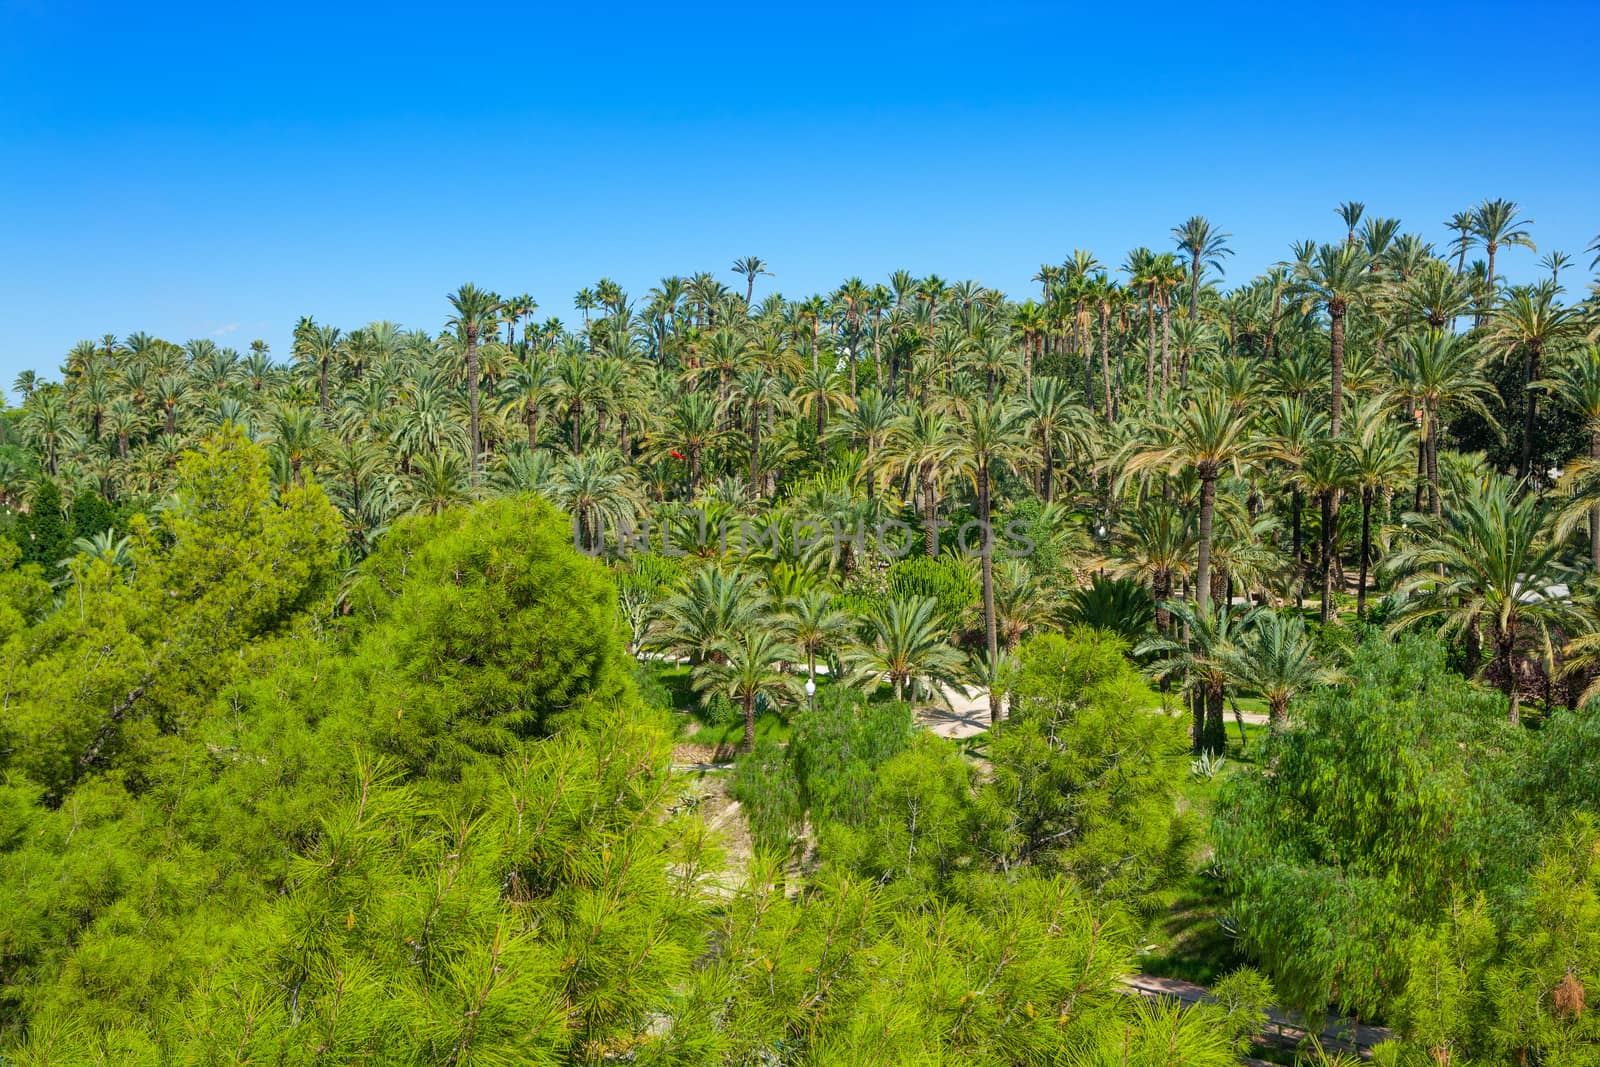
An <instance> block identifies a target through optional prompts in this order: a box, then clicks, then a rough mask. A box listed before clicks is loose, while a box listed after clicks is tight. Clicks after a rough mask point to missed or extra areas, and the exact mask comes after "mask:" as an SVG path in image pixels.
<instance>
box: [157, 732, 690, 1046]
mask: <svg viewBox="0 0 1600 1067" xmlns="http://www.w3.org/2000/svg"><path fill="white" fill-rule="evenodd" d="M664 755H665V753H664V750H663V749H662V746H661V735H660V734H659V733H657V732H655V731H653V730H650V729H648V728H645V729H641V728H638V727H633V728H626V727H625V728H619V729H611V730H607V731H604V732H600V733H596V734H592V735H591V734H581V733H571V734H567V735H563V736H562V737H560V738H556V739H552V740H548V741H544V742H536V743H532V744H530V745H528V746H525V747H521V748H519V750H518V751H517V752H515V753H513V754H512V755H511V756H509V757H508V758H507V760H506V762H505V763H504V765H503V766H502V767H501V769H500V770H499V772H498V773H497V774H496V775H495V776H494V777H493V780H492V785H491V787H490V788H489V790H488V791H487V793H486V795H485V796H484V797H483V798H482V800H481V801H480V802H478V803H471V804H464V805H462V806H461V807H456V808H443V809H441V808H438V807H435V806H432V805H429V804H428V803H426V802H425V800H424V799H423V797H422V795H421V794H419V793H417V792H416V791H414V790H411V789H408V788H407V787H405V786H404V785H401V784H399V783H398V782H396V781H393V780H391V779H387V778H386V777H385V776H384V774H383V773H382V771H381V769H378V768H372V767H363V768H360V769H359V770H358V773H357V777H356V780H355V782H354V783H353V790H352V791H353V793H354V795H353V796H352V797H351V798H350V799H349V800H348V801H347V802H346V804H345V805H344V806H343V807H342V808H341V809H340V810H339V811H337V812H336V813H335V814H334V815H332V816H331V817H330V818H329V819H328V820H327V821H326V822H325V824H324V827H323V832H322V834H321V836H320V839H319V841H318V842H317V844H316V845H315V846H314V847H313V848H312V849H311V850H310V851H309V852H308V853H307V854H306V855H305V856H304V857H303V858H301V859H298V860H297V861H296V862H295V863H294V865H293V866H292V868H291V871H290V874H289V886H290V891H289V893H288V895H287V896H286V897H284V898H283V899H282V900H280V901H279V902H277V903H276V904H274V905H273V906H272V907H271V908H270V909H269V910H261V911H259V912H258V913H257V915H256V916H255V919H254V921H253V923H252V926H251V929H250V930H249V932H248V933H247V935H246V943H245V945H244V947H243V948H242V949H240V950H239V951H238V952H236V953H235V955H234V958H233V960H232V961H231V962H230V963H229V964H228V966H226V967H225V968H223V969H222V971H220V972H219V973H217V974H216V975H215V976H213V977H210V978H208V980H207V981H206V983H205V986H204V988H203V989H202V990H201V993H200V997H201V1004H202V1005H203V1007H202V1009H201V1011H200V1013H199V1014H198V1015H197V1017H195V1018H192V1019H191V1020H190V1021H189V1022H188V1024H187V1026H186V1031H187V1032H186V1039H187V1041H188V1042H189V1043H190V1044H191V1046H192V1047H193V1049H194V1051H195V1052H196V1053H199V1054H201V1055H202V1056H204V1057H205V1058H209V1059H212V1060H215V1061H217V1062H232V1060H233V1058H234V1057H248V1058H250V1059H251V1060H253V1061H257V1062H291V1063H299V1062H313V1061H315V1060H316V1059H317V1057H318V1056H319V1055H323V1056H329V1055H331V1056H332V1057H333V1058H334V1059H336V1060H351V1059H354V1060H365V1059H372V1060H375V1061H376V1062H423V1063H445V1062H470V1063H565V1062H574V1061H576V1062H596V1061H600V1060H602V1059H604V1058H607V1057H610V1056H615V1055H619V1054H622V1053H625V1052H627V1051H629V1050H631V1049H635V1048H637V1047H639V1046H641V1045H642V1046H644V1047H646V1048H648V1046H649V1045H650V1044H651V1043H652V1042H653V1041H654V1036H653V1034H652V1027H653V1023H654V1020H655V1013H656V1012H660V1011H663V1010H665V1009H666V1008H668V1007H669V1006H670V1003H671V1001H672V998H673V992H674V990H675V989H676V988H678V986H679V985H680V984H681V983H683V982H685V981H686V980H687V979H688V978H689V975H690V966H691V964H692V963H693V961H694V959H695V958H696V957H697V956H698V955H699V954H700V953H701V952H702V951H703V949H704V937H705V931H706V925H705V922H704V913H705V898H704V896H703V895H702V894H701V892H700V891H699V888H698V885H697V881H698V879H699V878H700V876H701V875H702V873H703V872H704V870H705V868H706V864H707V863H708V862H709V861H710V860H712V858H713V857H712V855H711V854H710V853H708V852H707V851H706V849H705V845H706V838H705V831H704V827H703V825H702V824H700V823H699V821H698V820H696V819H694V818H693V817H692V816H689V817H679V818H676V819H673V820H670V821H662V819H661V818H660V813H661V811H662V810H663V808H664V807H665V802H666V800H667V799H668V798H669V792H670V790H671V788H672V785H671V781H670V778H669V777H668V776H667V775H665V774H664V773H663V770H664Z"/></svg>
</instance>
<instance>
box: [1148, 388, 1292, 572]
mask: <svg viewBox="0 0 1600 1067" xmlns="http://www.w3.org/2000/svg"><path fill="white" fill-rule="evenodd" d="M1253 421H1254V418H1253V414H1251V413H1242V412H1239V411H1236V410H1235V409H1234V407H1233V405H1232V404H1231V403H1229V402H1228V399H1227V397H1225V396H1223V395H1222V394H1221V393H1219V392H1217V391H1216V390H1214V389H1208V390H1206V391H1204V392H1202V393H1200V394H1199V395H1198V396H1195V397H1192V398H1191V399H1190V401H1189V402H1188V403H1186V404H1185V405H1184V407H1183V408H1182V410H1180V411H1177V412H1169V413H1168V418H1167V419H1166V421H1164V422H1163V423H1160V424H1157V425H1154V426H1152V427H1151V429H1152V431H1153V434H1154V440H1153V441H1150V442H1148V443H1147V442H1142V441H1136V442H1135V443H1134V444H1133V446H1132V447H1131V449H1129V450H1127V451H1126V454H1125V457H1124V459H1123V462H1122V477H1123V478H1127V477H1128V476H1130V475H1133V474H1139V473H1143V472H1146V471H1162V472H1165V473H1168V474H1181V473H1182V472H1183V471H1185V470H1192V471H1193V472H1194V473H1195V476H1196V477H1198V478H1199V479H1200V508H1199V518H1198V530H1197V554H1198V558H1197V560H1196V564H1195V597H1196V599H1197V600H1198V601H1199V603H1201V604H1209V603H1210V601H1211V536H1212V524H1213V521H1214V519H1215V516H1216V501H1217V479H1218V478H1219V477H1221V476H1222V474H1223V473H1225V472H1227V471H1232V472H1233V473H1234V474H1236V475H1242V474H1243V473H1244V472H1245V470H1246V469H1248V468H1250V467H1253V466H1254V465H1255V464H1256V463H1257V462H1258V461H1259V460H1261V459H1262V458H1264V457H1265V455H1266V452H1267V449H1266V447H1265V444H1264V442H1262V441H1261V440H1260V439H1258V438H1256V437H1255V436H1254V435H1253V434H1252V432H1251V425H1252V423H1253Z"/></svg>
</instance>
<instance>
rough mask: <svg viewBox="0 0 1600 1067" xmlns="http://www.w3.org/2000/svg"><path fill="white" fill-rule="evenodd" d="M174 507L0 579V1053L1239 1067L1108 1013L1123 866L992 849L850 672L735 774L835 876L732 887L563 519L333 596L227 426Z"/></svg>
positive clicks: (448, 539)
mask: <svg viewBox="0 0 1600 1067" xmlns="http://www.w3.org/2000/svg"><path fill="white" fill-rule="evenodd" d="M180 485H181V491H180V493H179V495H178V497H177V500H176V502H175V503H174V505H173V506H171V507H169V508H168V509H165V510H164V511H163V512H161V513H160V514H159V515H158V516H157V517H155V518H154V519H153V520H151V521H146V520H143V519H138V520H136V521H135V522H134V523H133V524H132V531H131V541H132V547H131V549H130V554H131V558H132V562H131V564H130V565H128V566H124V567H113V566H112V565H111V564H110V563H109V562H107V561H104V560H95V561H92V562H88V563H81V562H80V563H79V564H75V565H74V566H75V567H76V568H78V569H77V571H76V577H75V580H74V583H73V585H72V586H71V588H70V589H69V590H68V591H67V593H66V594H65V595H66V597H67V600H66V601H65V602H64V603H63V604H62V605H61V606H60V607H58V608H56V609H55V610H54V611H51V610H50V609H49V607H48V605H47V603H46V602H45V601H44V599H43V598H45V597H47V596H48V590H47V587H46V586H45V585H44V583H43V581H42V578H41V576H40V572H39V570H38V569H37V568H32V567H21V568H19V567H17V566H16V562H15V560H14V559H11V560H7V561H6V562H7V569H5V570H4V571H0V584H4V586H5V588H6V590H7V591H8V592H11V593H15V594H16V595H15V596H14V597H12V598H10V599H9V600H8V603H10V605H11V609H10V611H9V613H8V614H7V615H6V616H4V621H5V626H6V627H7V630H6V633H5V635H4V639H5V645H4V647H5V651H6V655H7V657H8V676H9V677H10V678H11V679H12V680H11V682H10V683H9V686H10V688H9V689H8V697H9V699H10V708H11V712H12V713H11V715H10V717H8V718H7V720H6V723H5V729H6V734H5V740H6V746H5V753H6V755H5V765H4V771H5V777H4V780H3V783H0V912H3V914H5V915H6V917H7V921H6V922H5V924H3V926H0V977H3V981H0V1050H3V1051H0V1055H3V1056H4V1058H5V1062H7V1063H17V1064H26V1065H45V1064H62V1065H67V1064H71V1065H78V1064H167V1063H175V1062H182V1063H240V1062H253V1063H264V1062H271V1063H282V1064H302V1063H305V1064H309V1063H331V1062H339V1063H347V1062H363V1063H374V1064H379V1063H382V1064H390V1063H396V1064H398V1063H419V1064H420V1063H429V1064H432V1063H458V1064H466V1063H478V1064H512V1063H516V1064H538V1063H550V1064H558V1063H560V1064H568V1063H591V1064H600V1063H615V1062H635V1063H657V1064H682V1065H685V1067H688V1065H699V1064H706V1063H725V1064H740V1063H758V1062H761V1063H790V1064H797V1065H799V1064H818V1065H821V1064H834V1063H841V1062H864V1061H873V1062H893V1063H947V1062H962V1063H974V1064H997V1065H998V1064H1014V1063H1025V1062H1026V1063H1037V1062H1081V1063H1112V1062H1149V1063H1156V1062H1169V1061H1164V1060H1162V1059H1161V1057H1162V1056H1163V1055H1169V1054H1170V1051H1171V1050H1173V1049H1178V1050H1181V1055H1182V1057H1183V1062H1185V1063H1189V1064H1194V1065H1197V1067H1207V1065H1211V1064H1216V1065H1221V1064H1226V1063H1231V1062H1233V1060H1234V1056H1235V1044H1234V1042H1235V1040H1236V1039H1237V1035H1236V1033H1235V1030H1234V1029H1230V1026H1231V1025H1232V1024H1230V1023H1229V1022H1228V1020H1229V1019H1230V1018H1232V1017H1234V1016H1235V1015H1236V1014H1237V1013H1236V1012H1233V1013H1232V1014H1230V1012H1231V1011H1232V1009H1229V1010H1224V1008H1223V1007H1221V1006H1219V1007H1216V1008H1212V1007H1201V1008H1196V1009H1192V1010H1187V1011H1178V1010H1176V1009H1166V1008H1157V1007H1152V1006H1149V1005H1145V1004H1143V1003H1142V1002H1140V1001H1138V1000H1137V998H1130V997H1128V996H1127V995H1125V994H1124V993H1122V992H1121V991H1120V989H1119V986H1118V979H1119V978H1120V977H1121V976H1122V975H1124V974H1126V973H1128V972H1129V971H1130V970H1131V967H1132V959H1133V955H1132V937H1133V929H1134V927H1133V926H1132V925H1131V923H1130V922H1129V921H1128V920H1127V919H1126V918H1125V917H1124V916H1123V913H1122V911H1121V910H1120V909H1119V908H1117V907H1115V906H1113V905H1112V904H1111V903H1110V902H1109V901H1108V900H1107V899H1105V898H1106V894H1105V892H1104V890H1105V888H1106V885H1105V884H1104V883H1102V884H1100V885H1098V886H1092V887H1091V886H1085V885H1082V884H1079V883H1078V882H1077V881H1075V880H1074V878H1073V877H1071V873H1072V872H1071V870H1070V867H1071V865H1069V864H1065V863H1045V862H1040V863H1035V864H1029V865H1027V866H1026V867H1025V868H1019V869H1016V870H1013V871H1011V872H1010V873H1007V872H1006V871H1005V870H1004V869H1003V868H1001V867H997V866H996V865H995V861H994V857H992V856H988V855H987V854H986V853H985V852H984V851H983V847H982V846H983V842H984V841H986V840H987V839H988V837H989V836H990V835H989V834H988V832H987V830H986V829H985V827H984V826H983V823H982V820H981V816H982V814H983V812H984V811H985V810H986V807H987V806H989V805H986V803H985V802H984V800H983V790H985V789H989V788H992V786H990V785H988V784H985V783H982V782H981V781H980V780H979V779H978V778H976V777H975V776H974V775H973V774H972V773H971V770H970V768H969V766H968V765H967V764H966V762H965V761H964V759H963V758H962V756H961V755H960V752H959V750H958V749H957V748H956V747H955V746H954V745H951V744H949V743H948V742H944V741H941V740H938V739H936V738H932V737H930V736H928V735H926V734H917V735H913V733H912V731H911V728H910V718H909V710H908V709H907V708H906V706H904V705H901V704H880V703H870V702H867V701H865V700H864V699H862V698H861V697H860V696H858V695H856V696H851V695H847V694H845V693H843V692H842V691H840V692H837V693H835V692H834V691H833V689H832V687H829V688H828V689H825V690H824V692H825V693H830V694H832V695H828V696H824V697H823V699H821V700H820V701H819V704H818V709H817V711H816V713H815V714H814V715H812V716H811V717H802V718H801V719H800V720H799V721H797V723H796V728H795V741H794V743H793V744H792V745H791V747H790V749H789V750H787V751H784V752H779V751H778V750H776V749H758V750H757V752H756V753H755V754H754V755H753V756H752V757H750V758H749V759H748V760H747V761H746V762H744V763H742V764H741V770H742V771H743V772H745V773H747V777H749V778H750V779H751V780H752V781H754V780H757V779H758V778H759V779H760V780H781V778H782V776H783V774H787V775H789V777H790V779H791V780H792V782H793V798H794V804H795V810H794V811H789V812H780V813H779V814H780V816H781V818H779V819H777V820H775V821H776V823H777V824H779V825H780V826H781V827H782V828H784V832H791V833H792V832H795V830H794V828H795V827H798V826H799V825H801V824H802V823H803V822H804V821H805V820H806V819H809V820H812V821H813V822H815V823H816V824H818V825H820V827H821V829H822V835H821V836H822V851H823V856H824V858H823V860H822V863H821V866H820V867H819V869H817V870H816V871H815V872H814V873H813V874H811V875H807V876H804V877H803V878H802V883H801V884H803V887H804V891H803V892H801V893H799V894H798V895H796V894H793V893H791V892H789V890H790V889H793V888H796V887H797V885H796V883H795V882H794V881H793V880H791V878H789V877H788V876H782V877H780V876H779V873H778V872H779V868H778V867H777V866H776V862H777V861H775V860H766V859H760V858H758V859H757V860H755V861H754V866H753V868H752V869H750V870H749V871H748V872H747V875H746V876H745V877H739V878H736V879H734V880H732V881H730V878H729V874H730V871H729V869H728V867H727V864H726V861H725V860H724V858H723V856H722V854H721V852H720V850H719V847H718V843H717V841H716V840H715V839H714V838H713V836H712V835H711V834H710V833H709V831H708V829H707V824H706V823H705V821H704V820H703V819H701V818H700V817H699V815H698V813H697V812H696V811H695V810H694V808H693V806H686V805H683V804H681V803H680V802H679V801H680V798H681V797H682V795H683V787H682V785H681V783H680V782H679V780H678V779H677V777H676V776H675V775H674V774H673V773H672V772H671V770H670V766H669V759H670V756H669V740H668V738H669V732H668V730H667V729H666V725H665V723H664V722H663V719H662V712H661V711H660V710H659V709H652V708H650V707H648V706H647V704H646V702H644V701H642V700H641V699H640V698H639V696H638V694H637V692H636V690H635V688H634V685H633V682H632V673H633V668H632V666H631V663H630V661H629V659H628V657H627V656H626V655H625V653H624V633H623V627H622V625H621V624H620V622H619V615H618V612H617V610H616V600H615V594H614V593H613V592H612V587H611V584H610V582H609V581H608V579H607V577H606V572H605V569H604V567H603V565H602V564H600V563H598V562H596V561H593V560H590V559H586V558H584V557H582V556H580V555H579V554H578V553H576V552H575V551H574V550H573V548H572V545H571V541H570V532H569V528H568V524H567V523H566V522H565V520H564V519H563V518H562V517H561V516H560V515H559V514H558V513H557V512H555V511H554V510H553V509H552V508H550V507H549V506H548V505H547V504H545V503H543V502H542V501H539V500H537V499H536V498H531V497H520V496H511V497H505V498H501V499H498V500H495V501H492V502H487V503H483V504H478V505H474V506H472V507H466V508H450V509H445V510H444V511H442V512H441V513H440V514H438V515H436V516H427V517H417V518H413V519H410V520H407V521H405V522H403V523H401V524H399V525H398V526H396V527H395V528H394V529H392V530H391V531H389V533H388V534H387V535H386V537H385V538H383V539H382V540H381V541H380V543H379V544H378V546H377V547H376V550H375V551H374V552H373V553H372V555H371V556H370V557H368V558H367V559H366V561H365V562H364V563H362V564H361V565H360V566H359V567H358V568H357V569H356V571H355V572H354V573H353V574H351V575H348V576H346V578H345V580H344V581H342V582H341V581H338V580H337V578H338V575H337V560H338V549H339V528H338V523H337V521H336V520H335V519H334V518H333V517H332V515H331V509H330V508H329V506H328V504H327V501H326V499H325V497H324V496H323V495H322V492H321V490H320V489H319V488H318V487H317V486H316V485H315V484H314V483H312V482H310V481H307V482H306V483H305V484H304V485H292V486H287V487H284V488H281V489H279V490H278V491H276V492H274V491H272V490H271V488H270V485H269V482H268V480H267V477H266V460H265V457H264V455H263V454H262V453H261V451H260V450H259V449H258V448H256V446H254V445H252V444H250V443H249V442H248V441H247V440H246V438H245V437H244V435H243V434H242V433H239V432H237V431H228V432H224V433H223V434H221V435H219V436H218V437H216V438H214V439H213V440H212V441H211V442H210V443H208V444H207V446H206V448H205V449H204V450H203V451H201V452H199V453H197V454H195V455H193V456H191V457H189V458H187V459H185V460H184V468H183V472H182V479H181V482H180ZM1105 647H1107V648H1111V649H1115V648H1116V647H1118V646H1115V645H1114V644H1109V645H1106V646H1105ZM96 657H98V659H97V658H96ZM85 662H87V663H89V664H91V665H92V667H85V666H84V665H83V664H84V663H85ZM1125 669H1126V668H1125ZM1106 684H1107V685H1110V688H1106V687H1105V686H1101V688H1094V687H1093V686H1090V685H1089V684H1088V683H1087V682H1085V683H1083V684H1082V685H1080V686H1079V688H1080V689H1082V690H1083V692H1084V693H1087V692H1088V690H1089V689H1093V694H1092V695H1090V696H1084V695H1083V694H1082V693H1080V697H1082V700H1081V701H1080V703H1081V702H1082V701H1092V700H1099V699H1104V700H1106V701H1110V700H1111V699H1112V697H1113V696H1114V695H1115V694H1116V692H1117V689H1116V684H1115V683H1106ZM1026 691H1028V690H1026V687H1024V688H1023V689H1019V692H1026ZM1110 706H1111V705H1109V704H1108V707H1110ZM1043 721H1044V719H1042V718H1041V719H1040V722H1043ZM1025 727H1026V728H1028V729H1034V728H1035V727H1032V726H1029V725H1028V720H1025V719H1022V718H1019V719H1018V721H1017V730H1018V731H1019V732H1020V731H1021V730H1023V729H1024V728H1025ZM1104 755H1105V753H1103V752H1102V756H1101V758H1103V757H1104ZM755 771H759V772H761V774H760V775H757V774H755V773H753V772H755ZM802 811H803V812H805V813H806V814H805V815H804V817H802V816H801V815H800V814H799V812H802ZM925 816H931V818H928V817H925ZM863 843H864V844H863ZM895 857H906V861H907V863H906V865H905V866H902V865H901V864H900V862H899V861H898V860H897V859H896V858H895ZM882 859H887V860H889V864H888V865H887V866H881V869H873V864H874V863H877V862H878V861H879V860H882ZM913 890H923V891H925V892H914V891H913ZM1129 1056H1131V1057H1132V1058H1128V1057H1129ZM1119 1057H1120V1058H1119Z"/></svg>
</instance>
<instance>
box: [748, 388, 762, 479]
mask: <svg viewBox="0 0 1600 1067" xmlns="http://www.w3.org/2000/svg"><path fill="white" fill-rule="evenodd" d="M750 495H751V496H753V497H755V498H756V499H757V500H760V499H761V405H760V404H753V405H751V409H750Z"/></svg>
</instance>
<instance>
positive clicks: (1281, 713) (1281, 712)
mask: <svg viewBox="0 0 1600 1067" xmlns="http://www.w3.org/2000/svg"><path fill="white" fill-rule="evenodd" d="M1267 721H1268V723H1269V724H1270V727H1269V728H1270V730H1271V731H1272V733H1274V734H1281V733H1283V728H1284V727H1285V726H1287V725H1288V723H1289V701H1288V699H1287V698H1286V697H1284V696H1282V695H1279V694H1274V695H1273V697H1272V699H1271V700H1269V701H1268V702H1267Z"/></svg>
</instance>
